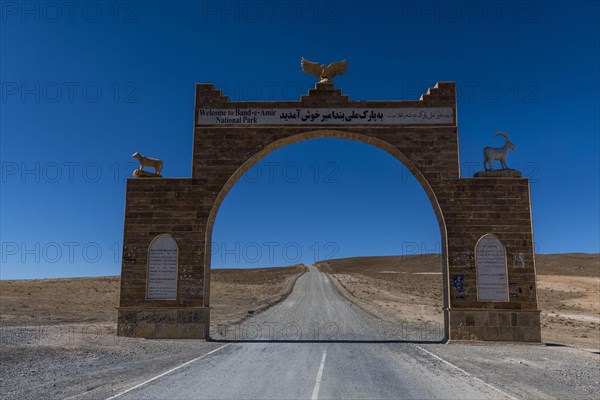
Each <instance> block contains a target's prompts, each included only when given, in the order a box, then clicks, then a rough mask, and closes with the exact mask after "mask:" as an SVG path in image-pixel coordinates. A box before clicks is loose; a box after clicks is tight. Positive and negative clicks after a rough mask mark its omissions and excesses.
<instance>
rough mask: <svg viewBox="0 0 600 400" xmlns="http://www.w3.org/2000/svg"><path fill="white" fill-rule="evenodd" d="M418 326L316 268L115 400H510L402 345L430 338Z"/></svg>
mask: <svg viewBox="0 0 600 400" xmlns="http://www.w3.org/2000/svg"><path fill="white" fill-rule="evenodd" d="M390 329H391V330H392V332H390ZM419 329H420V328H419V327H390V326H384V325H382V324H380V323H379V322H378V321H377V320H376V319H375V318H373V317H371V316H370V315H368V314H366V313H364V312H363V311H362V310H360V309H359V308H357V307H356V306H354V305H353V304H352V303H350V302H349V301H347V300H346V299H344V298H343V297H341V296H340V295H339V294H338V293H337V291H336V289H335V288H334V286H333V284H332V282H331V281H330V278H329V277H327V276H326V275H325V274H323V273H321V272H319V271H318V270H317V269H316V268H315V267H313V266H310V267H309V271H308V272H307V273H306V274H304V275H303V276H301V277H300V278H299V279H298V281H297V282H296V285H295V287H294V290H293V292H292V293H291V294H290V296H289V297H288V298H287V299H286V300H285V301H283V302H282V303H280V304H278V305H277V306H275V307H273V308H271V309H269V310H267V311H266V312H264V313H262V314H260V315H257V316H256V317H254V318H252V319H250V320H248V321H247V322H246V323H245V324H243V325H242V326H241V327H236V328H229V329H222V330H221V335H220V337H219V338H215V339H217V340H220V341H221V342H222V346H221V347H218V348H217V349H216V350H214V351H212V352H211V353H210V354H207V355H205V356H202V357H200V358H198V359H194V360H192V361H191V362H189V363H187V364H185V365H183V366H178V367H176V369H174V370H172V371H166V372H167V373H166V374H164V375H162V376H158V377H153V378H152V380H150V381H145V382H141V383H139V384H138V385H136V386H134V387H133V388H129V389H128V390H127V391H125V392H121V393H118V394H116V396H115V397H116V398H119V399H165V398H170V399H192V398H193V399H333V398H335V399H338V398H347V399H398V398H419V399H423V398H427V399H433V398H461V399H467V398H473V399H481V398H510V396H509V395H508V394H507V393H506V392H505V391H503V390H502V389H499V388H497V387H496V386H494V385H491V384H490V383H488V382H484V381H483V380H481V379H480V378H478V377H476V376H475V375H472V374H469V373H468V372H466V371H464V370H463V369H461V368H459V367H457V366H456V365H454V364H452V363H449V362H447V361H446V360H443V359H442V358H439V357H438V356H436V355H435V354H434V353H432V352H430V351H428V350H427V349H426V348H425V347H426V346H427V344H426V343H420V342H402V341H397V339H398V338H400V339H402V337H403V336H411V335H413V336H414V335H416V336H417V338H420V337H423V332H419ZM425 333H426V334H425V337H427V336H428V335H430V336H431V335H432V336H431V337H429V338H430V339H431V338H433V339H435V336H436V334H437V333H436V332H435V330H433V331H431V330H429V331H427V332H425ZM409 339H410V338H409ZM413 339H414V338H413ZM424 346H425V347H424Z"/></svg>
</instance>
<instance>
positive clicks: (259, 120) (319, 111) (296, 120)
mask: <svg viewBox="0 0 600 400" xmlns="http://www.w3.org/2000/svg"><path fill="white" fill-rule="evenodd" d="M197 123H198V125H452V124H454V110H453V109H452V108H449V107H444V108H433V107H432V108H426V107H422V108H269V109H266V108H224V109H201V110H198V119H197Z"/></svg>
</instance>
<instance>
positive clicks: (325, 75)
mask: <svg viewBox="0 0 600 400" xmlns="http://www.w3.org/2000/svg"><path fill="white" fill-rule="evenodd" d="M301 64H302V71H304V72H306V73H307V74H311V75H313V76H315V77H317V78H319V79H320V81H319V83H324V82H331V80H332V79H333V77H334V76H336V75H342V74H343V73H344V72H346V68H348V61H346V60H342V61H338V62H334V63H331V64H329V65H328V66H325V65H323V64H319V63H316V62H312V61H308V60H307V59H305V58H304V57H302V62H301Z"/></svg>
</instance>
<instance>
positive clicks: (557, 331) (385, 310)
mask: <svg viewBox="0 0 600 400" xmlns="http://www.w3.org/2000/svg"><path fill="white" fill-rule="evenodd" d="M317 266H318V267H320V268H321V270H322V271H324V272H328V273H329V274H330V275H331V276H333V277H334V278H335V283H336V285H337V287H338V289H339V290H340V292H341V293H342V294H343V295H344V296H346V297H347V298H349V299H350V300H352V301H353V302H355V303H357V304H358V305H359V306H361V308H363V309H364V310H365V311H367V312H369V313H370V314H373V315H375V316H377V317H379V318H381V319H383V320H385V321H390V322H400V321H409V322H426V323H432V324H442V323H443V315H442V312H441V308H442V272H441V269H442V267H441V259H440V256H439V255H437V254H425V255H414V256H404V257H399V256H390V257H357V258H345V259H337V260H328V261H324V262H319V263H317ZM536 270H537V283H538V296H539V298H538V303H539V308H540V309H541V310H542V315H541V318H542V340H543V341H544V342H546V343H555V344H564V345H568V346H573V347H578V348H584V349H591V350H594V351H599V350H600V255H599V254H581V253H570V254H538V255H536Z"/></svg>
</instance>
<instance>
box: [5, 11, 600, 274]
mask: <svg viewBox="0 0 600 400" xmlns="http://www.w3.org/2000/svg"><path fill="white" fill-rule="evenodd" d="M0 4H1V9H0V16H1V31H0V33H1V35H0V45H1V57H0V67H1V70H0V72H1V82H2V92H1V96H2V98H1V103H0V106H1V115H0V128H1V133H2V137H1V158H2V181H1V185H2V190H1V195H0V196H1V197H0V200H1V228H0V233H1V242H2V260H1V261H2V264H1V278H2V279H15V278H33V277H61V276H92V275H116V274H119V273H120V268H121V264H120V246H121V241H122V234H123V210H124V202H125V183H124V181H125V177H126V176H127V175H128V174H130V173H131V171H132V170H133V169H134V168H135V167H136V164H135V163H134V162H133V161H134V160H133V159H131V158H130V157H131V154H132V153H133V152H135V151H139V152H140V153H142V154H145V155H149V156H154V157H159V158H161V159H163V160H164V163H165V169H164V175H165V176H166V177H189V176H190V175H191V162H192V160H191V153H192V146H191V144H192V134H193V101H194V84H195V83H196V82H214V83H216V84H217V86H219V87H220V88H222V89H223V90H224V91H225V93H226V94H228V95H230V96H231V98H232V99H234V100H256V99H260V100H290V99H296V98H298V97H299V96H300V95H302V94H305V93H306V92H307V91H308V89H309V88H311V87H313V85H314V79H313V78H312V77H310V76H308V75H305V74H303V73H302V71H301V70H300V65H299V62H300V58H301V57H303V56H304V57H306V58H308V59H309V60H314V61H319V62H322V63H329V62H332V61H338V60H341V59H343V58H347V59H348V60H349V63H350V65H349V68H348V71H347V74H346V75H344V76H340V77H338V78H336V85H337V86H338V87H340V88H342V89H343V91H344V92H345V93H346V94H349V95H350V97H351V99H354V100H362V99H418V98H419V96H420V94H421V93H422V92H424V91H426V89H427V88H428V87H431V86H433V85H434V84H435V82H436V81H456V82H457V84H458V88H459V97H460V98H459V101H458V122H459V144H460V157H461V167H462V175H463V176H464V177H468V176H471V174H472V172H473V171H474V167H473V165H477V168H479V165H480V162H481V149H482V147H484V146H486V145H492V144H497V145H501V144H502V141H501V140H493V139H492V138H491V134H492V133H493V132H494V131H496V130H497V129H503V130H505V131H507V132H509V133H510V134H511V137H512V140H513V142H515V143H516V144H517V146H518V148H517V151H515V152H513V153H511V154H510V156H509V164H511V165H512V166H513V167H517V168H519V169H521V170H522V171H523V172H524V174H525V175H526V176H529V177H531V179H532V181H531V200H532V205H533V223H534V234H535V241H536V250H537V251H538V252H541V253H558V252H590V253H597V252H599V251H600V249H599V246H600V245H599V241H600V238H599V230H600V226H599V225H600V221H599V219H600V216H599V208H600V207H599V204H600V199H599V181H600V177H599V170H600V165H599V158H600V155H599V152H600V144H599V136H600V135H599V106H600V104H599V86H600V81H599V71H600V65H599V54H600V49H599V23H598V21H599V17H600V15H599V6H598V3H597V2H592V1H589V2H573V1H569V2H564V3H561V2H555V1H553V2H536V1H533V2H512V1H511V2H500V3H496V2H483V3H473V2H451V3H444V2H430V3H424V2H413V1H410V2H360V1H353V2H341V1H340V2H338V1H320V2H313V1H308V2H297V1H288V2H284V3H274V2H270V3H260V2H247V3H236V2H230V1H225V2H220V1H219V2H217V1H204V2H183V1H181V2H158V1H152V2H136V1H133V2H123V3H119V2H112V1H111V2H103V1H98V2H91V3H90V2H77V1H75V2H64V3H63V2H51V3H45V2H28V3H27V5H25V3H23V2H13V1H3V2H2V3H0ZM271 171H272V172H273V174H272V175H271V174H270V172H271ZM297 171H300V173H301V176H300V178H297V177H296V174H297ZM316 171H318V174H316ZM249 174H251V175H248V176H247V177H245V178H242V180H241V181H240V182H239V183H238V184H237V185H236V186H235V187H234V188H233V190H232V191H231V192H230V194H229V195H228V197H227V198H226V199H225V202H224V203H223V205H222V208H221V209H220V211H219V214H218V217H217V220H216V224H215V230H214V237H213V240H214V242H215V243H216V248H215V256H214V257H213V265H214V266H216V267H223V266H230V267H252V266H268V265H284V264H290V263H294V262H312V261H314V260H315V259H318V258H326V257H329V256H335V257H347V256H356V255H388V254H402V253H414V252H437V251H439V240H440V234H439V229H438V226H437V223H436V220H435V217H434V215H433V211H432V208H431V206H430V204H429V202H428V200H427V198H426V196H425V194H424V192H423V190H422V189H421V188H420V186H419V185H418V184H416V181H415V180H414V178H412V177H411V176H410V175H409V174H408V173H407V171H406V169H405V168H404V167H403V166H402V164H400V163H399V162H398V161H396V160H395V159H393V158H391V157H390V156H389V155H387V154H385V153H383V152H382V151H380V150H378V149H375V148H371V147H369V146H367V145H364V144H359V143H353V142H345V141H340V140H324V139H321V140H313V141H308V142H303V143H299V144H296V145H292V146H289V147H286V148H283V149H280V150H278V151H276V152H274V153H272V154H271V155H269V156H268V157H267V158H266V159H264V160H263V162H262V163H261V164H259V165H258V166H257V167H256V168H255V169H253V170H251V171H250V172H249ZM259 174H260V175H259ZM298 251H300V253H301V255H300V256H298Z"/></svg>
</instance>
